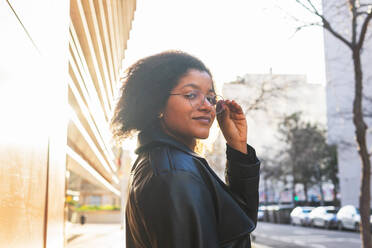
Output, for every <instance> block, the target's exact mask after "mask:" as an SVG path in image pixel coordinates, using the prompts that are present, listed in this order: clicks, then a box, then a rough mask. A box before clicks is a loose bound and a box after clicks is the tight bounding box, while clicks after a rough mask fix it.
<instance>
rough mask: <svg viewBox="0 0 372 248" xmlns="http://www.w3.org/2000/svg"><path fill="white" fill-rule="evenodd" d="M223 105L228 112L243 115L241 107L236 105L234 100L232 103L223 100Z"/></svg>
mask: <svg viewBox="0 0 372 248" xmlns="http://www.w3.org/2000/svg"><path fill="white" fill-rule="evenodd" d="M225 104H226V106H227V107H228V108H229V110H230V111H232V112H233V113H238V114H241V113H243V109H242V107H241V106H240V105H239V104H238V103H236V102H235V101H234V100H232V101H231V100H225Z"/></svg>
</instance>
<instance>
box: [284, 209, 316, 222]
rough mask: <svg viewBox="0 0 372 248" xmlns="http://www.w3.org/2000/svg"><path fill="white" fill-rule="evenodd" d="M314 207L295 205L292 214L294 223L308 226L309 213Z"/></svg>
mask: <svg viewBox="0 0 372 248" xmlns="http://www.w3.org/2000/svg"><path fill="white" fill-rule="evenodd" d="M313 209H314V207H295V208H294V209H293V210H292V212H291V214H290V216H291V224H292V225H301V226H306V225H308V224H309V214H310V212H311V210H313Z"/></svg>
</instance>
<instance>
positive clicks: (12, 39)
mask: <svg viewBox="0 0 372 248" xmlns="http://www.w3.org/2000/svg"><path fill="white" fill-rule="evenodd" d="M134 10H135V0H128V1H119V0H112V1H103V0H102V1H98V0H97V1H93V0H92V1H85V0H84V1H76V0H73V1H71V2H70V1H46V0H35V1H1V2H0V32H1V39H0V54H1V57H0V115H1V121H0V247H53V248H54V247H63V245H64V204H65V200H64V198H65V186H66V184H65V182H66V179H65V178H66V176H65V174H66V165H67V167H68V168H69V169H71V170H73V171H75V172H76V173H78V174H79V175H81V176H82V177H84V178H85V179H87V180H89V181H90V182H92V183H94V184H96V185H99V186H101V187H102V188H105V189H107V190H109V191H111V192H113V193H115V194H119V186H118V177H117V170H118V165H117V164H115V161H114V153H113V144H112V143H111V140H110V134H109V129H108V121H109V118H110V115H111V111H112V108H113V99H114V89H115V88H116V84H117V82H118V74H119V70H120V68H121V61H122V59H123V58H124V50H125V48H126V42H127V40H128V38H129V30H130V27H131V21H132V19H133V16H134Z"/></svg>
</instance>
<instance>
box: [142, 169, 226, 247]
mask: <svg viewBox="0 0 372 248" xmlns="http://www.w3.org/2000/svg"><path fill="white" fill-rule="evenodd" d="M138 207H139V208H140V209H141V210H142V211H140V212H141V213H142V218H143V224H144V225H145V230H146V232H147V235H148V239H149V240H150V243H151V247H154V248H204V247H211V248H214V247H216V248H217V247H219V246H218V237H217V230H216V226H217V223H216V216H215V210H214V206H213V201H212V197H211V195H210V193H209V190H208V188H207V187H206V185H205V184H204V183H203V181H201V179H199V178H198V177H197V176H195V175H194V174H192V173H190V172H186V171H172V172H167V173H164V174H160V175H156V176H154V177H152V178H151V179H150V181H149V182H148V183H147V184H146V187H145V188H144V189H143V191H142V192H141V198H140V199H138Z"/></svg>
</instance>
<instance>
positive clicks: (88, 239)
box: [66, 223, 125, 248]
mask: <svg viewBox="0 0 372 248" xmlns="http://www.w3.org/2000/svg"><path fill="white" fill-rule="evenodd" d="M66 237H67V244H66V248H86V247H90V248H95V247H97V248H98V247H99V248H101V247H102V248H124V247H125V241H124V230H123V229H121V225H120V224H85V225H80V224H72V223H67V227H66Z"/></svg>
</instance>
